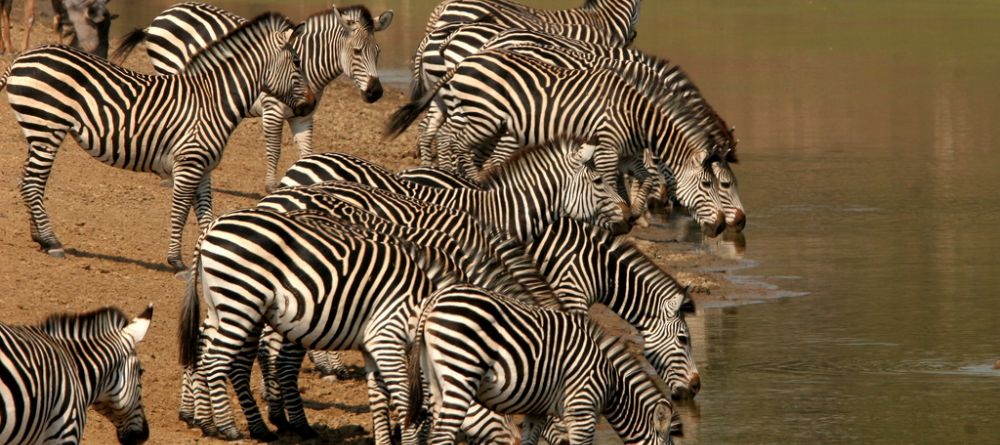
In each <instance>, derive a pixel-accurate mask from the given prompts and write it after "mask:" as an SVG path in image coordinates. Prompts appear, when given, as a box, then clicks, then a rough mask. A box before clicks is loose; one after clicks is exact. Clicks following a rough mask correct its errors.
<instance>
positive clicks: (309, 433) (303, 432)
mask: <svg viewBox="0 0 1000 445" xmlns="http://www.w3.org/2000/svg"><path fill="white" fill-rule="evenodd" d="M295 434H297V435H298V436H299V437H300V438H302V439H303V440H306V439H314V438H317V437H319V433H318V432H317V431H316V430H315V429H313V427H311V426H309V425H305V426H299V427H296V428H295Z"/></svg>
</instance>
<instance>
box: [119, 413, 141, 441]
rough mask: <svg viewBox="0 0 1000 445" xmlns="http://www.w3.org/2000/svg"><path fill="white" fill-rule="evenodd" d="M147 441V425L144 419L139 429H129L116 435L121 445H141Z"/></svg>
mask: <svg viewBox="0 0 1000 445" xmlns="http://www.w3.org/2000/svg"><path fill="white" fill-rule="evenodd" d="M147 440H149V424H148V423H146V419H145V418H143V419H142V427H141V428H140V429H129V430H126V431H125V432H123V433H121V434H119V435H118V442H119V443H121V444H122V445H141V444H143V443H146V441H147Z"/></svg>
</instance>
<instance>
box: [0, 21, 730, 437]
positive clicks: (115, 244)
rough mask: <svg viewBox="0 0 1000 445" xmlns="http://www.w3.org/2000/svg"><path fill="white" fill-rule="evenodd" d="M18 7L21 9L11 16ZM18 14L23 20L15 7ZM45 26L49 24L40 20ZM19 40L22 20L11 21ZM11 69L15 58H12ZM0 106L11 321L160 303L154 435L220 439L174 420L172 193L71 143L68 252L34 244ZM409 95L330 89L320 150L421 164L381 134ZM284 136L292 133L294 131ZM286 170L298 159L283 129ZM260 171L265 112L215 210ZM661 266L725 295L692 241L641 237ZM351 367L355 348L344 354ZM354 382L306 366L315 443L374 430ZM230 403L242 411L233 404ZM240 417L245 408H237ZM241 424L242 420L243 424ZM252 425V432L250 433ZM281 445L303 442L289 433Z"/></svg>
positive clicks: (145, 357) (56, 215)
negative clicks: (57, 253)
mask: <svg viewBox="0 0 1000 445" xmlns="http://www.w3.org/2000/svg"><path fill="white" fill-rule="evenodd" d="M15 14H17V13H15ZM15 17H18V18H19V17H20V16H19V15H15ZM37 22H38V23H39V24H42V25H44V24H47V23H49V18H48V17H40V18H39V19H38V20H37ZM13 31H14V41H15V42H18V41H19V36H20V35H21V34H20V33H21V29H20V24H19V20H16V22H15V25H14V30H13ZM54 38H55V35H54V34H53V33H52V32H51V31H50V30H48V29H47V28H46V27H45V26H36V27H35V29H34V32H33V36H32V40H33V44H42V43H48V42H52V41H53V40H54ZM3 59H4V61H3V66H6V65H8V64H9V63H10V61H11V60H13V57H12V56H10V55H8V56H5V57H4V58H3ZM126 66H128V67H130V68H133V69H137V70H140V71H144V72H149V71H150V68H149V67H150V65H149V63H148V60H147V58H146V56H145V52H144V51H142V50H140V51H136V52H135V53H134V54H133V55H132V57H131V58H130V59H129V60H127V63H126ZM2 97H3V99H2V102H3V103H2V104H0V109H2V110H4V111H0V144H2V149H0V259H2V260H0V277H2V280H0V307H2V308H3V312H2V316H0V319H2V321H3V322H5V323H11V324H25V323H35V322H37V321H40V320H41V319H43V318H44V317H45V316H46V314H49V313H52V312H63V311H72V312H77V311H84V310H91V309H94V308H97V307H100V306H105V305H115V306H119V307H121V308H123V309H124V310H125V311H126V312H127V313H130V314H138V313H139V312H140V311H141V310H142V309H143V308H144V307H145V306H146V305H147V304H149V303H153V304H154V305H155V308H156V310H155V315H154V318H153V324H152V327H151V329H150V331H149V333H148V335H147V337H146V340H145V342H144V343H143V344H141V345H140V348H139V349H140V351H139V352H140V356H141V360H142V362H143V365H144V367H145V369H146V373H145V377H144V388H143V390H144V391H143V392H144V395H143V397H144V401H145V406H146V415H147V416H148V420H149V425H150V429H151V434H152V439H151V443H222V442H221V441H217V440H214V439H205V438H202V437H201V433H200V431H197V430H190V429H188V428H187V427H186V425H185V424H184V423H182V422H180V421H179V420H177V406H178V405H177V401H178V388H179V382H180V368H179V366H178V365H177V361H176V360H177V358H176V357H177V342H176V340H175V338H176V337H175V333H176V326H177V320H178V315H179V306H180V300H181V297H182V295H183V291H184V283H183V282H181V281H179V280H178V279H175V278H174V277H173V275H172V274H171V273H170V271H169V269H168V268H167V267H166V265H165V263H164V260H165V255H166V248H167V239H168V236H169V221H168V214H169V202H170V194H169V190H168V189H166V188H163V187H161V186H160V185H159V182H160V181H159V179H158V178H157V177H155V176H154V175H152V174H138V173H132V172H127V171H123V170H117V169H114V168H111V167H108V166H105V165H103V164H101V163H99V162H97V161H95V160H93V159H90V158H89V156H88V155H86V154H85V153H84V152H83V151H82V150H80V149H79V148H78V147H77V146H76V143H75V142H73V141H71V140H68V141H67V142H66V143H64V144H63V149H62V150H61V151H60V154H59V156H58V160H57V161H56V163H55V169H54V172H53V174H52V177H51V179H50V181H49V185H48V190H47V197H48V199H47V209H48V211H49V215H50V217H51V218H52V221H53V224H54V227H55V230H56V233H57V234H58V236H59V237H60V239H61V240H62V242H63V244H64V245H65V246H66V248H67V256H66V258H65V259H56V258H51V257H49V256H47V255H45V254H43V253H40V252H39V251H38V248H37V245H36V244H35V243H34V242H32V241H31V238H30V236H29V233H28V221H27V212H26V210H25V207H24V205H23V204H22V202H21V198H20V195H19V191H18V190H19V189H18V181H19V178H20V174H21V168H22V163H23V162H24V159H25V153H26V147H27V144H26V143H25V141H24V138H23V136H22V135H21V132H20V129H19V127H18V125H17V123H16V122H15V121H14V118H13V113H12V112H11V111H9V108H8V107H7V106H6V101H7V96H6V95H5V94H4V95H2ZM402 101H403V93H402V92H401V91H399V90H396V89H388V90H387V91H386V94H385V96H384V97H383V98H382V100H381V101H379V102H378V103H376V104H371V105H369V104H365V103H364V102H363V101H362V100H361V98H360V95H359V93H358V92H357V91H354V90H353V89H352V87H351V86H350V85H349V84H347V83H346V82H338V83H335V84H334V85H332V86H331V87H330V88H328V89H327V91H326V93H325V95H324V97H323V101H322V103H321V105H320V107H319V110H318V112H317V114H316V117H317V119H316V123H315V130H314V134H315V147H316V151H330V150H340V151H346V152H350V153H355V154H360V155H363V156H364V157H366V158H368V159H370V160H372V161H374V162H377V163H381V164H382V165H385V166H387V167H390V168H393V169H397V168H401V167H405V166H412V165H416V163H417V160H416V159H415V158H414V156H413V150H412V147H413V146H414V140H415V138H414V136H415V133H414V131H412V130H411V131H410V132H408V133H406V134H404V135H403V136H402V137H400V138H398V139H397V140H394V141H384V140H383V139H382V137H381V127H382V124H383V122H384V121H385V120H386V118H387V117H388V116H389V114H390V113H391V112H392V111H393V110H394V109H395V108H396V107H398V106H399V105H400V104H401V103H402ZM286 133H287V132H286ZM285 139H286V141H285V156H284V157H283V159H282V168H283V169H284V168H286V167H287V166H288V165H289V164H291V162H293V161H294V160H295V158H296V157H297V149H295V148H294V147H293V146H292V144H291V139H290V137H289V136H288V135H287V134H286V138H285ZM263 178H264V143H263V137H262V133H261V129H260V120H259V119H250V120H246V121H244V123H242V124H241V125H240V127H239V129H238V130H237V131H236V133H235V134H234V135H233V137H232V139H231V140H230V142H229V145H228V147H227V148H226V152H225V157H224V159H223V161H222V163H221V165H220V166H219V167H218V168H217V169H216V170H215V172H214V174H213V185H214V190H215V194H214V197H215V211H216V214H221V213H223V212H226V211H229V210H233V209H239V208H245V207H250V206H252V205H253V204H254V203H255V202H256V200H258V199H259V198H260V197H261V194H262V192H263ZM196 230H197V229H196V224H195V223H194V221H189V223H188V228H187V231H186V233H185V237H184V252H185V258H186V259H188V260H189V256H190V252H191V248H192V246H193V243H194V241H195V239H196ZM640 246H642V247H643V248H644V250H646V251H647V252H649V253H650V255H651V257H652V258H654V259H655V260H656V261H657V262H658V263H660V264H662V265H663V266H664V267H665V268H667V270H670V271H671V272H672V273H674V274H675V275H676V276H677V277H678V278H679V279H680V280H681V281H682V282H694V283H695V284H696V291H697V293H696V300H698V301H702V300H703V299H717V298H725V295H726V293H727V289H726V287H725V284H724V283H725V280H723V279H721V278H720V277H721V275H720V274H708V273H704V272H699V270H701V269H704V268H705V267H709V266H711V267H722V268H724V267H726V265H727V264H729V263H727V262H726V261H724V260H720V259H718V258H716V257H713V256H710V255H707V254H705V253H704V251H702V250H701V249H697V248H693V247H692V246H691V245H690V244H686V243H683V242H678V243H649V242H640ZM347 358H348V360H349V362H350V363H352V364H353V365H354V366H357V365H359V364H360V356H359V355H358V354H357V353H348V355H347ZM356 371H358V372H357V378H356V379H354V380H349V381H343V382H335V383H329V382H325V381H321V380H319V379H318V378H317V377H316V375H315V374H313V373H312V372H310V371H305V372H304V373H303V376H302V391H303V395H304V397H305V400H306V401H307V409H308V414H309V416H310V420H311V422H312V423H313V424H314V426H315V427H316V428H317V429H318V430H319V431H320V432H321V438H320V439H319V440H317V441H315V442H314V443H365V442H367V441H368V440H369V437H370V433H369V432H370V427H371V420H370V414H369V413H368V408H367V400H366V393H365V390H364V384H363V382H362V380H361V379H360V375H361V374H360V369H359V368H356ZM234 408H236V407H235V406H234ZM91 413H92V414H91V416H90V422H89V424H88V425H87V429H86V438H87V439H88V440H87V442H90V443H113V442H114V431H113V428H112V426H111V425H110V423H109V422H107V421H106V420H104V419H103V418H101V417H100V416H99V415H98V414H96V413H95V412H93V411H92V412H91ZM237 419H239V421H241V422H242V421H243V419H242V416H241V415H237ZM241 425H242V426H243V427H244V428H245V423H244V424H241ZM244 431H245V429H244ZM280 443H296V441H295V439H294V438H293V437H287V438H283V439H282V442H280Z"/></svg>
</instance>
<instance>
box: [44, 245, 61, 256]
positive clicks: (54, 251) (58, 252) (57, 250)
mask: <svg viewBox="0 0 1000 445" xmlns="http://www.w3.org/2000/svg"><path fill="white" fill-rule="evenodd" d="M45 253H47V254H49V256H50V257H52V258H66V250H64V249H63V248H62V247H57V248H53V249H47V250H46V251H45Z"/></svg>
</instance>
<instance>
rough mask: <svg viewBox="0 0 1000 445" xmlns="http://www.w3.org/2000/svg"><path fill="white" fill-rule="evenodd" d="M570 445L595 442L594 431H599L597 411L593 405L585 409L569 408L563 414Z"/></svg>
mask: <svg viewBox="0 0 1000 445" xmlns="http://www.w3.org/2000/svg"><path fill="white" fill-rule="evenodd" d="M563 422H564V423H565V424H566V431H567V436H568V438H569V443H570V445H591V444H593V443H594V433H595V432H597V413H595V412H594V410H593V407H586V408H583V409H572V408H569V411H567V412H566V413H565V414H564V415H563Z"/></svg>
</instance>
